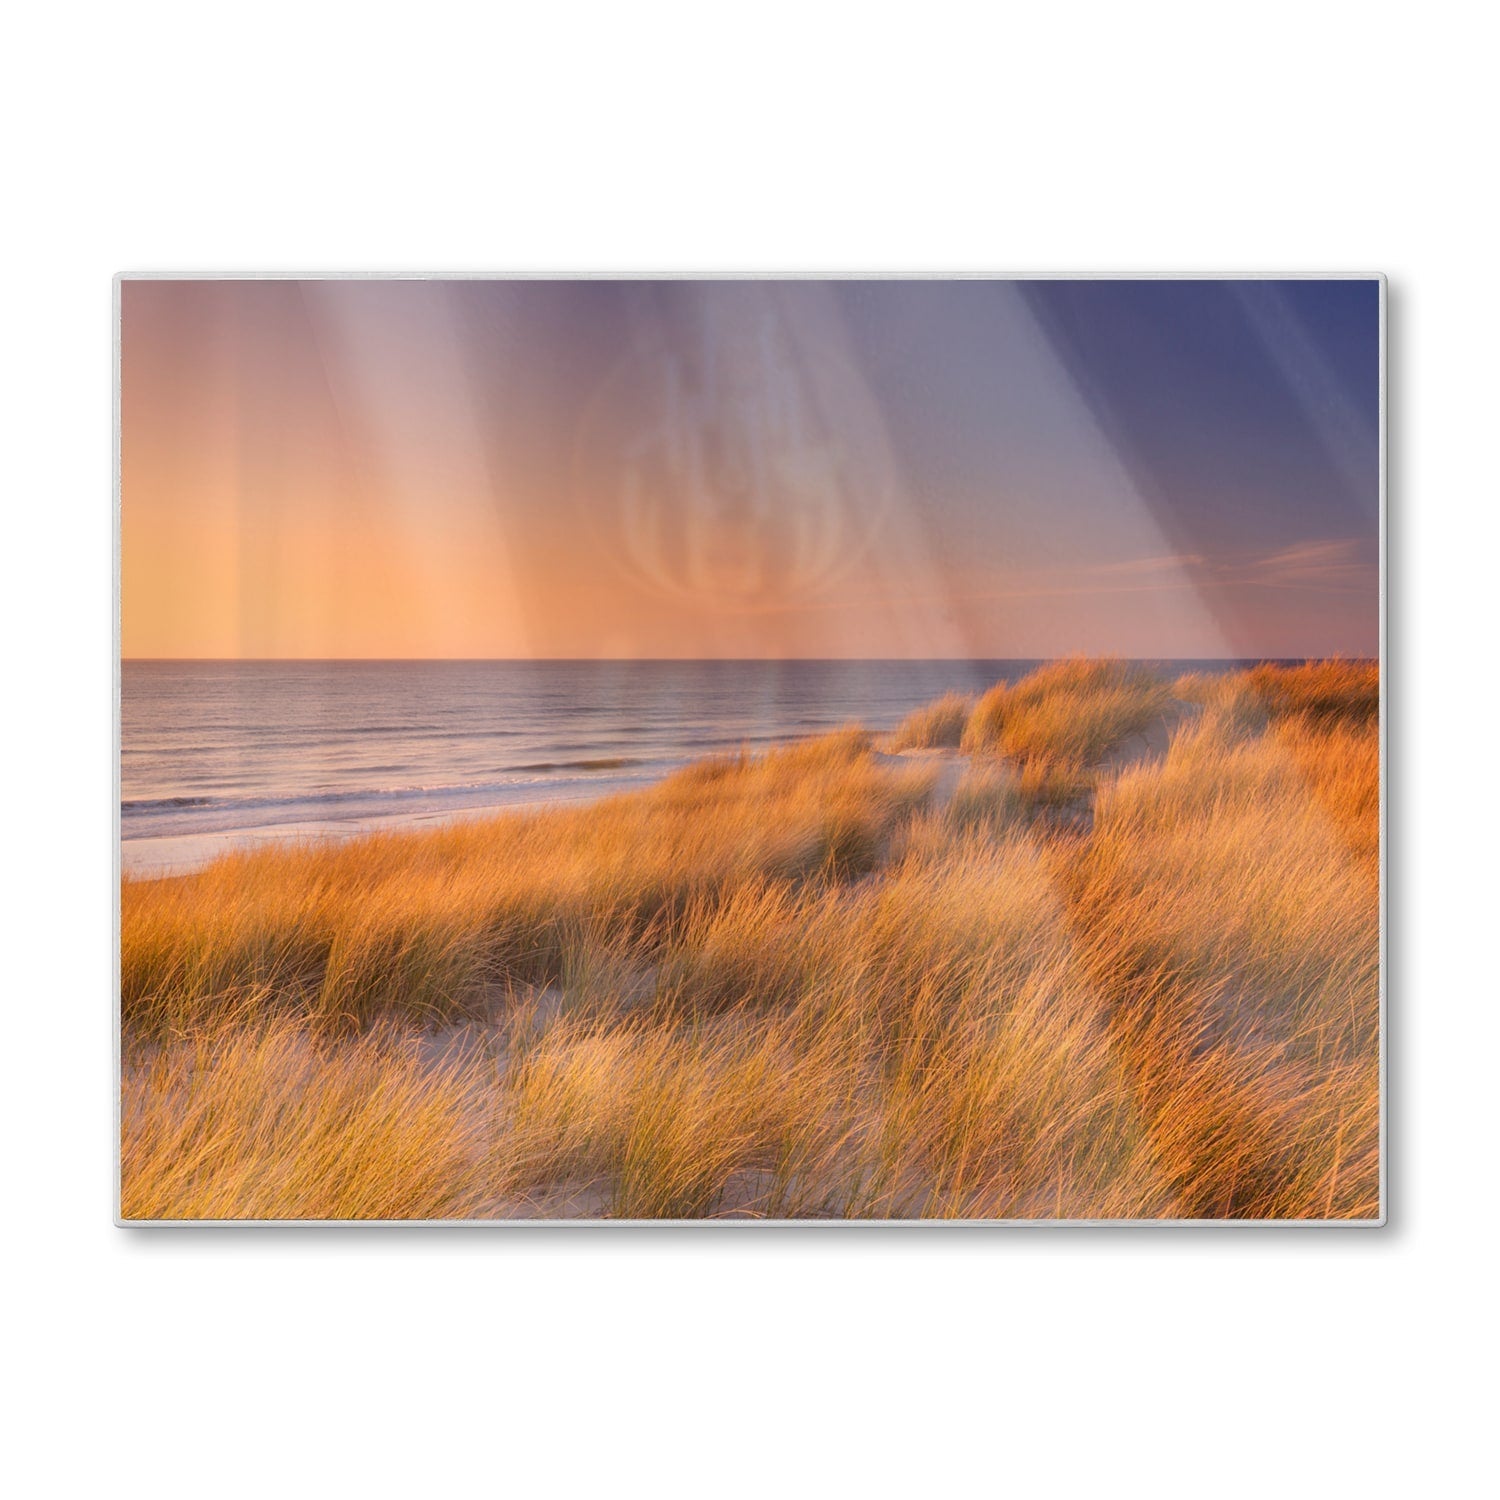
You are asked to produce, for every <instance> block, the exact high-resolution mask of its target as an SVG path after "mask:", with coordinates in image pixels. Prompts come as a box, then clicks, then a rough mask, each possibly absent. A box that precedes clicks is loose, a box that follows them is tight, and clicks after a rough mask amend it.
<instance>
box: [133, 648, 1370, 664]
mask: <svg viewBox="0 0 1500 1500" xmlns="http://www.w3.org/2000/svg"><path fill="white" fill-rule="evenodd" d="M1379 659H1380V657H1379V654H1378V653H1374V654H1366V653H1363V652H1350V651H1325V652H1301V653H1293V654H1291V655H1273V654H1270V653H1259V654H1256V653H1251V654H1250V655H1224V654H1222V653H1216V654H1210V655H1183V656H1124V655H1122V654H1120V653H1119V652H1113V651H1061V652H1053V653H1051V654H1043V655H1030V656H125V655H123V654H122V655H121V656H120V657H119V661H120V662H121V664H122V665H123V664H124V663H125V662H164V663H173V664H180V663H187V662H202V663H206V664H213V665H223V664H225V663H228V662H248V663H258V664H273V663H274V664H276V665H286V664H292V663H297V662H305V663H317V664H327V663H332V662H340V663H343V662H349V663H356V662H357V663H366V664H372V665H389V664H393V663H397V662H429V663H442V664H447V663H456V662H468V663H474V664H486V663H502V662H503V663H505V664H507V665H512V664H521V663H530V662H553V663H559V662H566V663H574V662H576V663H587V664H589V665H591V666H595V665H602V664H607V663H611V662H618V663H630V664H634V663H641V662H683V663H695V664H697V663H703V662H730V663H735V664H743V663H749V662H783V663H784V662H939V661H942V662H948V661H951V662H979V661H1004V662H1017V661H1044V662H1051V661H1074V660H1088V661H1131V662H1153V661H1226V662H1312V661H1361V662H1368V661H1378V660H1379Z"/></svg>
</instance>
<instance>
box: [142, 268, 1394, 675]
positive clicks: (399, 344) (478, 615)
mask: <svg viewBox="0 0 1500 1500" xmlns="http://www.w3.org/2000/svg"><path fill="white" fill-rule="evenodd" d="M1379 344H1380V330H1379V286H1378V283H1377V282H1375V281H1372V280H1363V281H1283V282H1277V281H1076V282H1069V281H1031V282H1015V281H982V280H964V281H833V282H794V281H738V282H733V281H675V282H674V281H645V282H611V281H571V282H549V281H422V280H405V281H358V280H340V281H304V282H296V281H147V280H135V281H131V280H127V281H125V282H124V283H123V284H122V287H121V343H120V362H121V377H120V468H121V523H120V527H121V645H122V654H123V655H125V656H127V657H218V658H224V657H313V658H323V657H374V658H389V657H589V658H592V657H626V658H634V657H918V658H927V657H966V658H976V659H987V658H1032V657H1049V656H1061V655H1069V654H1074V653H1086V654H1091V655H1097V654H1108V655H1118V656H1127V657H1170V658H1184V657H1309V656H1327V655H1336V654H1337V655H1353V656H1373V655H1375V654H1376V653H1377V651H1378V647H1379V509H1380V506H1379V485H1380V476H1379V441H1380V397H1379V380H1380V375H1379Z"/></svg>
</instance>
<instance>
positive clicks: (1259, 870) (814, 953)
mask: <svg viewBox="0 0 1500 1500" xmlns="http://www.w3.org/2000/svg"><path fill="white" fill-rule="evenodd" d="M1378 701H1379V681H1378V674H1377V672H1376V669H1375V668H1373V667H1371V666H1367V665H1364V664H1359V663H1323V664H1317V665H1314V666H1310V667H1307V668H1301V669H1283V668H1260V669H1256V670H1255V671H1253V672H1250V673H1238V674H1231V675H1226V676H1221V677H1194V678H1184V679H1179V680H1178V681H1177V682H1176V683H1169V682H1166V681H1163V680H1160V679H1158V678H1156V677H1154V676H1153V675H1152V674H1150V673H1149V672H1147V671H1145V670H1144V669H1142V668H1139V667H1136V666H1132V665H1128V664H1122V663H1112V662H1082V661H1079V662H1066V663H1060V664H1055V665H1053V666H1051V667H1048V668H1044V669H1042V670H1040V671H1039V672H1037V673H1036V674H1034V675H1033V676H1032V677H1031V678H1029V679H1026V680H1024V681H1022V682H1020V683H1017V684H1014V685H1012V686H1007V687H1001V688H997V689H995V690H994V691H993V692H991V693H989V694H986V695H985V696H984V697H983V698H981V699H980V700H979V701H978V702H977V703H976V704H970V703H969V702H967V700H962V699H955V698H948V699H944V700H942V701H941V702H939V703H937V704H934V705H933V706H932V707H931V709H930V710H928V711H924V712H923V713H919V714H917V715H913V716H912V718H911V719H909V720H908V721H907V723H906V724H905V725H904V726H902V729H901V730H900V731H898V733H897V735H896V736H895V737H894V741H893V742H892V743H890V744H887V745H886V746H884V747H881V746H877V745H876V744H875V742H873V741H872V738H871V737H870V736H869V735H866V734H864V733H863V732H861V731H858V730H856V729H850V730H847V731H843V732H840V733H839V734H836V735H832V736H828V737H825V738H823V739H820V740H815V741H810V742H807V743H805V744H801V745H797V746H793V747H790V748H787V749H784V750H780V751H776V752H773V753H770V754H768V755H765V756H761V757H750V756H738V757H724V758H718V759H713V760H708V761H704V762H700V763H699V764H697V765H695V766H692V767H689V768H688V769H687V770H685V771H683V772H681V773H679V774H678V775H676V776H674V777H672V778H670V779H668V780H667V781H665V782H664V783H662V784H661V785H659V786H657V787H655V788H653V789H651V790H649V791H646V792H640V793H635V794H631V795H627V796H621V797H616V798H613V799H610V800H607V801H604V802H600V803H598V804H596V805H594V806H591V807H584V808H577V809H568V810H553V811H547V812H542V813H536V814H531V815H524V816H521V815H512V816H508V817H501V818H496V819H493V820H490V821H486V822H476V823H470V824H464V825H458V826H452V827H448V828H444V829H440V830H437V831H433V832H425V833H409V832H408V833H392V834H384V835H378V836H372V837H367V838H363V839H360V840H356V841H352V842H350V843H347V844H344V845H341V846H337V847H326V846H324V847H306V848H297V849H281V850H263V851H260V852H257V853H253V854H238V855H232V856H228V857H225V858H223V859H220V860H218V861H217V862H216V863H214V864H213V865H211V866H209V867H207V868H206V869H204V870H202V871H200V872H198V873H195V874H192V875H188V876H183V877H179V878H175V879H161V880H150V881H146V880H127V881H125V882H124V884H123V888H122V893H121V902H122V915H121V1025H122V1048H121V1052H122V1101H121V1152H122V1157H121V1196H122V1203H121V1211H122V1215H123V1216H124V1217H125V1218H127V1219H184V1218H186V1219H192V1218H231V1219H232V1218H273V1219H283V1218H290V1219H299V1218H311V1219H321V1218H340V1219H345V1218H347V1219H368V1218H383V1219H402V1218H423V1219H425V1218H445V1217H456V1218H474V1217H503V1216H515V1215H541V1216H549V1215H584V1216H617V1217H625V1218H686V1217H702V1216H713V1215H733V1216H738V1217H808V1216H817V1217H855V1218H891V1217H958V1218H986V1219H988V1218H1090V1219H1101V1218H1102V1219H1113V1218H1121V1219H1140V1218H1161V1217H1171V1218H1182V1217H1186V1218H1269V1219H1306V1218H1314V1219H1322V1218H1347V1219H1368V1218H1372V1217H1375V1216H1377V1215H1378V1214H1379V1212H1380V1199H1379V1175H1380V1174H1379V1116H1380V1093H1379V1085H1380V1079H1379V967H1378V954H1379V930H1378V922H1379V744H1378V729H1377V724H1376V714H1377V708H1378ZM1164 715H1167V716H1168V717H1167V719H1166V720H1165V722H1168V723H1170V724H1174V725H1175V728H1173V729H1172V733H1171V739H1170V744H1169V745H1167V747H1166V751H1165V754H1164V755H1163V756H1161V757H1160V758H1156V759H1152V758H1150V757H1147V758H1144V759H1141V760H1139V761H1137V762H1136V763H1134V764H1122V765H1114V766H1111V765H1109V764H1108V763H1107V761H1106V756H1107V755H1108V753H1109V752H1110V751H1111V749H1112V747H1115V746H1117V745H1118V744H1119V743H1120V742H1121V741H1122V740H1123V739H1125V738H1126V737H1127V736H1130V735H1132V734H1136V733H1138V732H1140V731H1142V730H1143V729H1145V728H1146V727H1147V726H1148V725H1150V724H1151V723H1152V722H1153V721H1157V720H1162V718H1163V716H1164ZM1174 716H1175V717H1174ZM960 744H961V745H962V750H958V749H955V748H953V747H955V746H958V745H960ZM916 747H937V749H938V750H940V751H941V754H943V755H948V756H952V757H954V758H955V759H957V760H959V761H961V762H962V763H963V769H962V771H961V772H960V773H959V774H958V775H957V778H956V780H955V781H954V783H953V784H952V785H951V786H948V787H947V788H946V790H943V789H942V787H941V777H940V771H939V767H938V765H937V764H935V763H934V761H933V758H932V755H930V754H929V755H924V756H917V757H913V758H911V759H904V758H900V757H898V756H895V755H892V754H890V753H888V752H889V751H891V750H893V749H899V748H916ZM1063 805H1067V806H1074V807H1078V808H1081V809H1083V811H1082V813H1081V814H1080V816H1079V817H1078V818H1074V819H1072V820H1063V819H1060V818H1059V817H1058V816H1057V809H1058V807H1059V806H1063Z"/></svg>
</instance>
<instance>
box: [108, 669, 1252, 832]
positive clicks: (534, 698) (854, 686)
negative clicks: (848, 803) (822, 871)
mask: <svg viewBox="0 0 1500 1500" xmlns="http://www.w3.org/2000/svg"><path fill="white" fill-rule="evenodd" d="M1036 665H1037V663H1035V662H1032V661H754V662H727V661H707V662H690V661H687V662H678V661H671V662H668V661H645V662H599V661H585V662H578V661H573V662H569V661H526V662H518V661H488V662H470V661H457V662H430V661H422V662H412V661H403V662H354V661H337V662H202V661H194V662H165V661H127V662H125V663H124V664H123V665H122V668H121V686H120V696H121V762H120V799H121V801H120V822H121V836H122V839H123V840H125V841H126V842H127V843H128V842H130V841H133V840H139V839H147V838H182V837H184V836H203V835H217V834H229V833H234V832H236V831H240V830H245V829H251V828H256V829H261V828H270V827H274V826H276V825H285V824H306V823H310V822H311V823H318V824H327V823H362V822H368V821H369V820H371V819H388V818H390V817H392V816H402V815H404V816H408V817H410V818H412V819H413V820H416V819H426V818H431V817H443V816H448V815H455V814H460V813H462V812H464V811H465V810H466V809H473V808H479V807H495V806H505V805H508V804H517V803H525V802H537V801H542V800H551V799H554V798H565V797H580V796H588V795H592V794H595V793H600V792H605V791H611V790H616V789H619V788H623V787H628V786H631V785H636V784H643V783H646V782H649V781H652V780H655V779H656V778H658V777H660V776H662V775H663V774H665V773H666V772H668V771H670V770H672V769H673V768H675V767H677V766H680V765H683V764H685V763H686V762H688V761H690V760H694V759H696V758H698V757H699V756H702V755H707V754H710V753H712V752H714V751H717V750H726V749H732V748H735V747H739V746H748V747H750V748H751V749H757V748H760V747H763V746H766V745H769V744H772V743H774V742H776V741H781V740H789V739H796V738H799V737H803V736H807V735H813V734H819V733H822V732H825V731H827V730H830V729H834V728H837V727H838V726H839V725H841V724H847V723H851V722H853V723H859V724H863V725H864V726H866V727H867V728H870V729H875V730H882V729H889V728H892V727H894V726H895V724H896V723H897V722H898V721H899V720H900V719H901V717H902V716H903V715H904V714H905V713H907V712H908V711H909V710H910V709H912V708H915V707H916V706H918V705H919V704H922V703H925V702H927V701H928V700H930V699H932V698H935V697H937V696H939V695H940V694H942V693H944V692H946V691H948V690H950V689H958V690H961V691H965V692H974V691H978V690H981V689H983V688H985V687H988V686H989V685H990V684H992V683H994V682H998V681H1001V680H1014V679H1015V678H1016V677H1019V676H1021V675H1023V674H1024V673H1026V672H1027V671H1029V670H1031V668H1033V667H1034V666H1036ZM1169 665H1170V668H1171V670H1173V671H1188V670H1223V669H1227V668H1230V667H1233V666H1235V665H1237V664H1236V663H1231V662H1217V661H1216V662H1174V663H1171V664H1169Z"/></svg>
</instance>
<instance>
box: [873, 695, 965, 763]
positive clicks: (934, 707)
mask: <svg viewBox="0 0 1500 1500" xmlns="http://www.w3.org/2000/svg"><path fill="white" fill-rule="evenodd" d="M973 712H974V700H973V699H972V698H970V697H967V696H965V695H964V694H963V693H945V694H944V695H943V696H942V697H941V698H938V699H936V700H934V701H933V702H932V703H929V704H927V705H926V707H924V708H919V709H916V710H915V711H914V712H912V713H909V714H908V715H907V716H906V717H905V718H904V719H903V720H902V721H901V723H900V724H899V725H898V726H897V727H896V730H895V733H893V734H892V735H891V737H890V743H889V746H888V748H889V749H891V750H956V749H958V747H959V744H960V743H961V741H962V740H963V737H964V729H965V727H966V726H967V725H968V722H969V717H970V715H971V714H972V713H973Z"/></svg>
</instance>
